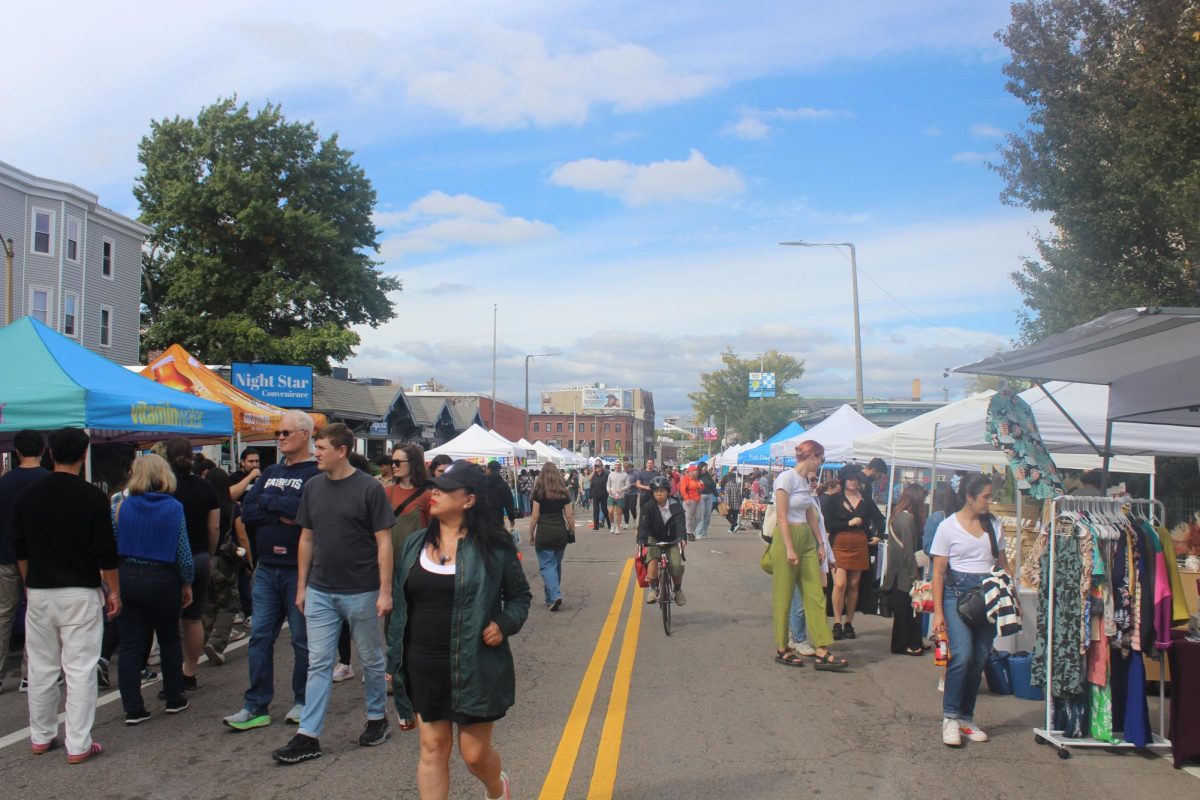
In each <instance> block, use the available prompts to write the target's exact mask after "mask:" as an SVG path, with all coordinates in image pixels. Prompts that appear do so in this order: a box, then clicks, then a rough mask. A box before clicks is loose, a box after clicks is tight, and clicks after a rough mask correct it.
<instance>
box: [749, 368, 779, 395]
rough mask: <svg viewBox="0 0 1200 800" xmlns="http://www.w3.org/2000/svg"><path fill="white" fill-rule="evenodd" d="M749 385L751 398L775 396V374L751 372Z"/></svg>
mask: <svg viewBox="0 0 1200 800" xmlns="http://www.w3.org/2000/svg"><path fill="white" fill-rule="evenodd" d="M749 383H750V396H751V397H774V396H775V373H774V372H751V373H750V379H749Z"/></svg>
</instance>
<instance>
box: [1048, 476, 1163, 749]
mask: <svg viewBox="0 0 1200 800" xmlns="http://www.w3.org/2000/svg"><path fill="white" fill-rule="evenodd" d="M1051 502H1052V505H1051V510H1052V514H1051V516H1050V532H1049V536H1050V542H1049V547H1048V548H1047V551H1046V557H1047V558H1049V559H1050V585H1049V587H1048V595H1047V600H1046V684H1045V693H1046V727H1044V728H1034V729H1033V738H1034V741H1035V742H1037V743H1038V744H1049V745H1052V746H1054V747H1055V748H1056V749H1057V751H1058V757H1059V758H1070V757H1071V752H1070V750H1068V749H1067V748H1070V747H1108V748H1131V747H1137V745H1135V744H1134V743H1132V742H1118V743H1115V744H1114V743H1112V742H1103V741H1100V740H1099V739H1093V738H1091V737H1084V738H1078V739H1077V738H1073V737H1069V736H1064V735H1063V731H1056V730H1054V696H1053V695H1052V694H1051V691H1050V687H1051V685H1052V683H1051V677H1052V675H1053V674H1054V570H1055V566H1056V564H1055V557H1054V556H1055V542H1056V541H1057V540H1058V538H1059V537H1070V536H1074V535H1075V534H1074V533H1061V532H1059V531H1057V530H1056V526H1057V525H1058V515H1059V512H1060V511H1100V512H1112V511H1117V512H1120V511H1123V510H1124V509H1126V508H1130V507H1139V506H1142V507H1148V508H1149V509H1150V513H1151V515H1152V516H1151V517H1150V519H1154V518H1155V517H1154V516H1153V514H1154V511H1156V510H1157V511H1158V512H1159V515H1158V519H1166V508H1165V507H1164V506H1163V503H1162V501H1161V500H1154V499H1150V500H1145V499H1131V498H1127V497H1072V496H1070V495H1059V496H1057V497H1055V498H1054V500H1053V501H1051ZM1157 660H1158V666H1159V681H1158V730H1159V733H1154V731H1153V730H1152V731H1151V732H1150V735H1151V737H1152V741H1151V742H1149V743H1148V744H1146V749H1149V748H1160V747H1161V748H1169V747H1170V746H1171V740H1170V739H1166V738H1164V737H1163V736H1161V735H1160V734H1161V733H1163V732H1165V731H1166V729H1167V726H1166V687H1165V682H1164V680H1163V677H1164V675H1165V673H1164V672H1163V669H1162V662H1163V654H1162V651H1161V650H1160V651H1159V652H1158V656H1157Z"/></svg>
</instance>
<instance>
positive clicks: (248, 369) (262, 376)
mask: <svg viewBox="0 0 1200 800" xmlns="http://www.w3.org/2000/svg"><path fill="white" fill-rule="evenodd" d="M229 372H230V378H231V380H232V382H233V385H234V386H235V387H237V388H238V389H241V390H242V391H243V392H245V393H246V394H248V395H250V396H251V397H257V398H258V399H259V400H264V401H266V402H268V403H271V404H273V405H277V406H281V407H283V408H312V404H313V369H312V367H296V366H292V365H290V364H240V363H238V362H236V361H235V362H234V363H233V364H231V365H230V368H229Z"/></svg>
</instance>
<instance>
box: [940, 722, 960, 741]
mask: <svg viewBox="0 0 1200 800" xmlns="http://www.w3.org/2000/svg"><path fill="white" fill-rule="evenodd" d="M942 744H945V745H949V746H950V747H961V746H962V733H961V732H960V729H959V727H958V720H956V719H944V720H942Z"/></svg>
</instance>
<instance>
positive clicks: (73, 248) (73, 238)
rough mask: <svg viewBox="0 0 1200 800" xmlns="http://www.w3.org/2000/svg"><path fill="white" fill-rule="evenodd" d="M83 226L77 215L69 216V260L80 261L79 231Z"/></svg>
mask: <svg viewBox="0 0 1200 800" xmlns="http://www.w3.org/2000/svg"><path fill="white" fill-rule="evenodd" d="M82 228H83V225H81V224H80V222H79V220H78V219H77V218H76V217H67V260H68V261H74V262H76V263H78V261H79V232H80V230H81V229H82Z"/></svg>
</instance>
